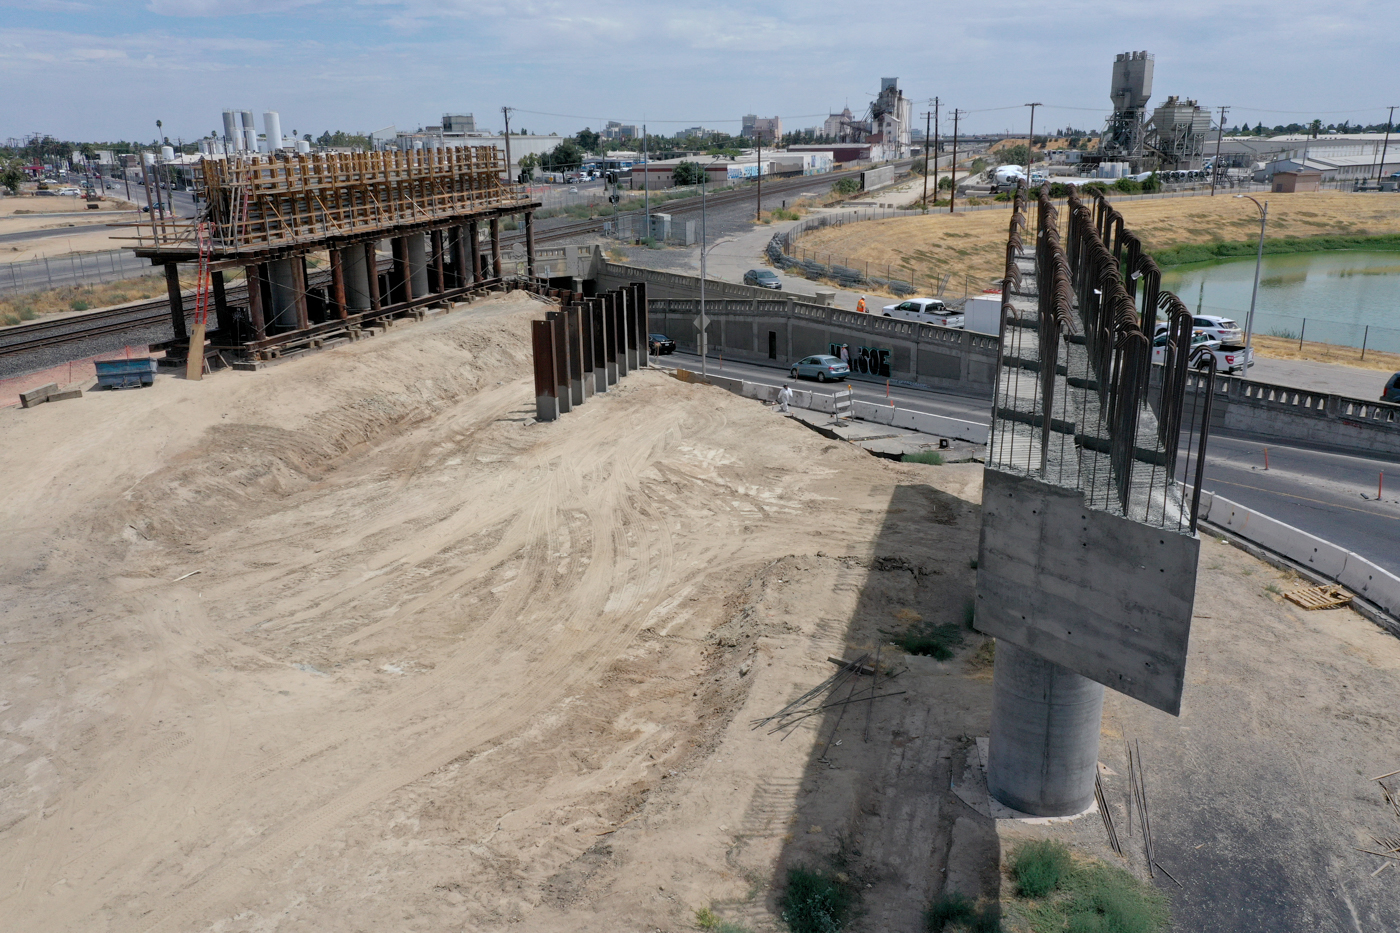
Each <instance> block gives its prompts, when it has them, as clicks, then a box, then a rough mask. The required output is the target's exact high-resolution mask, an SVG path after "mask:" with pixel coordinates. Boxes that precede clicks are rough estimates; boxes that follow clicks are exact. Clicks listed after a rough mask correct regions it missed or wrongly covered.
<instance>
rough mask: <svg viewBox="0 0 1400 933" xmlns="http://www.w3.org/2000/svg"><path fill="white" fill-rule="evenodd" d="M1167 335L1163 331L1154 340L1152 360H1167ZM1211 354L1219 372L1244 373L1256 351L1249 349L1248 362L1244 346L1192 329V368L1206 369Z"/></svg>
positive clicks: (1251, 363) (1252, 360) (1158, 361)
mask: <svg viewBox="0 0 1400 933" xmlns="http://www.w3.org/2000/svg"><path fill="white" fill-rule="evenodd" d="M1167 337H1168V334H1167V332H1166V331H1161V332H1159V333H1158V334H1157V336H1156V338H1155V339H1154V340H1153V341H1152V362H1154V363H1165V362H1166V360H1167ZM1211 356H1214V357H1215V371H1216V372H1218V373H1236V372H1240V373H1243V372H1247V371H1248V370H1249V367H1250V366H1253V365H1254V351H1253V350H1252V349H1251V350H1250V351H1249V362H1248V363H1246V362H1245V358H1244V357H1245V349H1244V347H1239V346H1229V345H1224V344H1221V342H1220V341H1219V340H1216V339H1214V338H1213V337H1211V336H1210V334H1207V333H1205V332H1203V331H1192V333H1191V357H1190V359H1191V368H1192V369H1206V368H1207V367H1208V366H1209V364H1208V363H1207V362H1206V361H1207V360H1208V359H1209V358H1210V357H1211Z"/></svg>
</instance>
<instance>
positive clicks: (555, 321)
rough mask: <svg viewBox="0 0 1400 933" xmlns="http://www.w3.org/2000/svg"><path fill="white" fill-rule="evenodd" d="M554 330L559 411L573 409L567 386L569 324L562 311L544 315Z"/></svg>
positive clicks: (563, 411) (571, 395) (555, 374)
mask: <svg viewBox="0 0 1400 933" xmlns="http://www.w3.org/2000/svg"><path fill="white" fill-rule="evenodd" d="M545 319H546V320H547V321H549V325H550V327H551V328H553V331H554V384H555V386H557V387H558V395H559V412H560V413H561V414H563V413H565V412H570V411H573V410H574V405H573V390H572V389H571V388H570V386H569V325H568V321H567V320H566V319H565V316H564V312H563V311H550V312H548V313H547V314H546V315H545Z"/></svg>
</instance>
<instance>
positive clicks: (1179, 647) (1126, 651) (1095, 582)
mask: <svg viewBox="0 0 1400 933" xmlns="http://www.w3.org/2000/svg"><path fill="white" fill-rule="evenodd" d="M1199 552H1200V541H1199V540H1198V539H1197V538H1195V537H1193V536H1190V535H1184V534H1178V533H1176V532H1174V531H1167V530H1163V529H1161V528H1153V527H1150V526H1148V525H1143V524H1141V523H1139V522H1134V521H1130V520H1128V519H1125V518H1120V517H1118V516H1116V515H1112V514H1110V513H1108V512H1102V511H1097V510H1094V509H1090V508H1088V507H1086V506H1085V504H1084V498H1083V495H1082V494H1081V493H1079V492H1078V491H1076V490H1072V489H1065V488H1062V487H1059V486H1052V485H1049V484H1047V483H1042V482H1039V481H1038V480H1034V479H1030V478H1029V477H1024V476H1014V475H1012V474H1009V473H1004V472H1002V471H1000V470H993V469H987V470H984V471H983V483H982V542H981V547H980V549H979V551H978V558H977V610H976V617H975V623H974V624H975V626H976V627H977V629H978V630H979V631H982V632H985V633H986V634H988V635H994V636H996V637H997V638H999V639H1005V640H1006V641H1009V642H1011V643H1012V644H1014V645H1017V646H1019V647H1021V648H1024V649H1026V650H1027V651H1030V652H1033V653H1034V654H1036V655H1039V656H1040V657H1042V658H1044V659H1046V660H1047V661H1051V662H1053V663H1055V664H1058V665H1060V666H1061V667H1064V668H1067V669H1069V670H1071V671H1074V672H1075V673H1077V674H1080V675H1082V676H1084V677H1087V678H1089V679H1090V680H1093V681H1096V682H1098V683H1101V684H1103V685H1104V686H1106V687H1110V688H1112V689H1114V690H1117V691H1118V692H1119V693H1123V694H1126V695H1127V696H1130V697H1133V698H1134V699H1137V700H1141V701H1142V702H1144V703H1146V704H1148V705H1149V706H1153V707H1156V708H1157V709H1160V710H1162V711H1164V712H1167V713H1171V714H1172V715H1173V716H1175V715H1178V714H1179V713H1180V711H1181V690H1182V684H1183V683H1184V680H1185V676H1186V647H1187V642H1188V640H1189V636H1190V632H1191V609H1192V606H1193V605H1194V603H1195V598H1196V560H1197V556H1198V554H1199Z"/></svg>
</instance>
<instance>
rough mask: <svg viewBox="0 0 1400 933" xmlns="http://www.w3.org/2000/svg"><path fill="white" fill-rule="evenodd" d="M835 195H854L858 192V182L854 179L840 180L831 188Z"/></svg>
mask: <svg viewBox="0 0 1400 933" xmlns="http://www.w3.org/2000/svg"><path fill="white" fill-rule="evenodd" d="M831 190H832V191H833V192H835V193H836V194H855V193H856V192H857V191H859V190H860V182H859V181H858V180H857V179H854V178H842V179H840V180H839V181H837V182H836V183H835V184H833V185H832V186H831Z"/></svg>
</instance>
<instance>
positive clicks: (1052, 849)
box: [1011, 839, 1070, 897]
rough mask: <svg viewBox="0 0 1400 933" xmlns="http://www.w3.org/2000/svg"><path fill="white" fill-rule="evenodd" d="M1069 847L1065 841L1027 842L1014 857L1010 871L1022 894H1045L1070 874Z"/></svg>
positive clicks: (1027, 895) (1024, 895) (1037, 895)
mask: <svg viewBox="0 0 1400 933" xmlns="http://www.w3.org/2000/svg"><path fill="white" fill-rule="evenodd" d="M1069 869H1070V858H1069V849H1068V848H1067V847H1066V846H1065V844H1064V843H1063V842H1056V841H1055V840H1053V839H1040V840H1036V841H1034V842H1027V843H1024V844H1022V845H1021V847H1020V848H1018V849H1017V850H1016V852H1015V854H1014V855H1012V857H1011V874H1012V876H1013V877H1014V878H1015V879H1016V888H1017V890H1018V891H1019V892H1020V894H1021V896H1022V897H1044V896H1045V895H1047V894H1049V893H1050V892H1051V891H1053V890H1055V889H1056V888H1058V887H1059V886H1060V882H1061V881H1063V880H1064V878H1065V876H1066V875H1067V874H1069Z"/></svg>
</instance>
